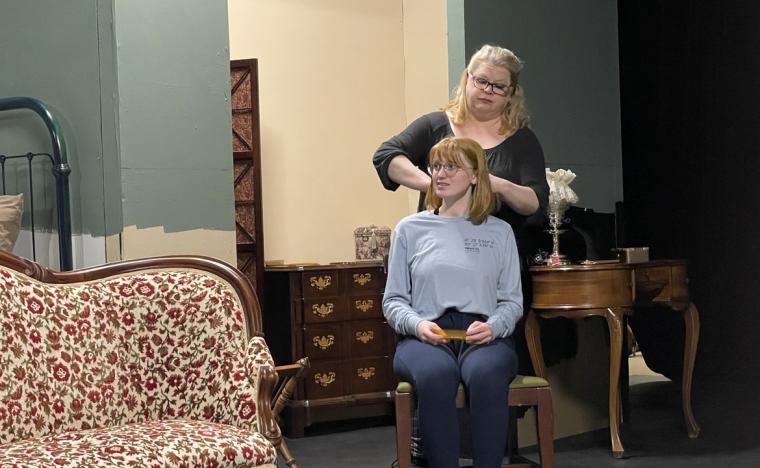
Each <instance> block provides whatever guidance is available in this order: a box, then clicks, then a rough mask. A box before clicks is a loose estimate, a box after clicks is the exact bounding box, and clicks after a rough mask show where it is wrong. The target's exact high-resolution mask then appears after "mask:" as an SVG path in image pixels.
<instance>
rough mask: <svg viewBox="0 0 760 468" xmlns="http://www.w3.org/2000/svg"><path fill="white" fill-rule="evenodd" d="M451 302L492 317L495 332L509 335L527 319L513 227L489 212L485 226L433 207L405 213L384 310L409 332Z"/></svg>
mask: <svg viewBox="0 0 760 468" xmlns="http://www.w3.org/2000/svg"><path fill="white" fill-rule="evenodd" d="M448 308H455V309H457V310H459V311H460V312H464V313H473V314H480V315H484V316H486V317H488V320H487V323H488V324H489V325H490V326H491V330H492V331H493V334H494V337H501V338H503V337H507V336H509V335H511V334H512V332H514V330H515V325H516V324H517V321H518V320H520V317H522V288H521V284H520V265H519V261H518V255H517V245H516V244H515V236H514V233H513V232H512V228H511V227H510V226H509V224H507V223H506V222H504V221H502V220H500V219H498V218H496V217H493V216H489V217H488V218H487V219H486V220H485V221H484V222H483V223H482V224H479V225H475V224H472V223H471V222H470V221H469V220H467V219H466V218H446V217H442V216H438V215H436V214H433V213H431V212H429V211H422V212H420V213H416V214H413V215H411V216H407V217H406V218H404V219H402V220H401V221H400V222H399V223H398V225H397V226H396V229H395V231H394V236H393V242H392V243H391V250H390V256H389V260H388V279H387V282H386V285H385V294H384V295H383V314H384V315H385V318H386V320H387V321H388V323H389V324H390V325H391V327H393V329H394V330H396V332H397V333H400V334H403V335H415V336H416V335H417V324H419V323H420V322H421V321H422V320H435V319H437V318H438V317H440V316H441V315H443V313H444V311H445V310H446V309H448Z"/></svg>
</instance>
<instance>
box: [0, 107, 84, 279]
mask: <svg viewBox="0 0 760 468" xmlns="http://www.w3.org/2000/svg"><path fill="white" fill-rule="evenodd" d="M20 109H28V110H31V111H33V112H35V113H36V114H37V115H38V116H39V117H40V118H41V119H42V121H43V122H44V123H45V126H46V127H47V130H48V133H49V134H50V140H51V143H52V148H53V154H49V153H32V152H29V153H25V154H16V155H10V156H9V155H5V154H2V153H0V173H1V175H2V193H3V194H6V183H5V175H6V173H5V171H6V162H8V161H11V160H14V159H23V158H26V159H27V163H28V166H27V167H28V171H29V203H30V220H31V229H32V255H33V257H34V260H36V257H37V249H36V246H35V238H34V191H33V184H32V182H33V177H32V161H33V160H34V158H35V157H38V156H47V157H48V159H49V160H50V163H51V165H52V172H53V177H54V178H55V204H56V215H57V220H58V254H59V261H60V269H61V271H71V270H72V268H73V259H72V247H71V207H70V206H69V174H70V173H71V167H70V166H69V163H68V159H67V155H66V142H65V140H64V138H63V134H62V132H61V127H60V125H59V124H58V120H57V119H56V117H55V116H54V115H53V113H52V112H50V110H49V109H48V107H47V106H46V105H45V104H44V103H42V101H40V100H38V99H35V98H31V97H10V98H0V112H3V111H11V110H20Z"/></svg>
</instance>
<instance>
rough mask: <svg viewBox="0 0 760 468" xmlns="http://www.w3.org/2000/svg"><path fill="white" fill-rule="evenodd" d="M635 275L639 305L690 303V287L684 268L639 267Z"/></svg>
mask: <svg viewBox="0 0 760 468" xmlns="http://www.w3.org/2000/svg"><path fill="white" fill-rule="evenodd" d="M634 274H635V283H636V302H637V303H639V304H642V303H647V302H653V303H655V302H669V301H673V300H684V301H688V298H689V286H688V279H687V275H686V268H685V267H684V266H682V265H662V266H653V267H637V268H636V270H635V273H634Z"/></svg>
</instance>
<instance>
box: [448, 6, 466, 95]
mask: <svg viewBox="0 0 760 468" xmlns="http://www.w3.org/2000/svg"><path fill="white" fill-rule="evenodd" d="M446 32H447V34H448V41H447V42H448V44H447V45H448V49H449V94H452V93H453V91H454V89H455V88H456V87H457V86H458V85H459V79H460V78H461V76H462V70H464V67H466V66H467V58H468V57H465V55H466V54H465V49H464V48H465V44H464V0H447V1H446Z"/></svg>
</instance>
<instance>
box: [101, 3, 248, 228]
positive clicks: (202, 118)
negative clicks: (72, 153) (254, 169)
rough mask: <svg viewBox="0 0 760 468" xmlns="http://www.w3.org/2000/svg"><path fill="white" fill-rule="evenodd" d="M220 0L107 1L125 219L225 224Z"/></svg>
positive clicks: (229, 198) (227, 191)
mask: <svg viewBox="0 0 760 468" xmlns="http://www.w3.org/2000/svg"><path fill="white" fill-rule="evenodd" d="M227 22H228V18H227V2H226V1H224V0H212V1H210V0H189V1H188V0H162V1H160V2H156V1H153V0H131V1H128V2H115V3H114V24H115V36H116V44H117V47H116V62H117V63H116V73H117V81H118V123H117V125H118V135H119V157H120V172H121V184H122V197H123V199H122V208H123V216H124V226H132V225H135V226H137V227H138V228H144V227H151V226H164V228H165V230H166V231H167V232H174V231H184V230H190V229H197V228H207V229H218V230H226V231H232V230H234V229H235V227H234V202H233V193H232V190H233V189H232V177H233V176H232V156H231V155H232V137H231V130H230V128H231V117H230V103H229V86H230V84H229V83H230V78H229V48H228V43H229V39H228V37H229V32H228V24H227Z"/></svg>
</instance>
